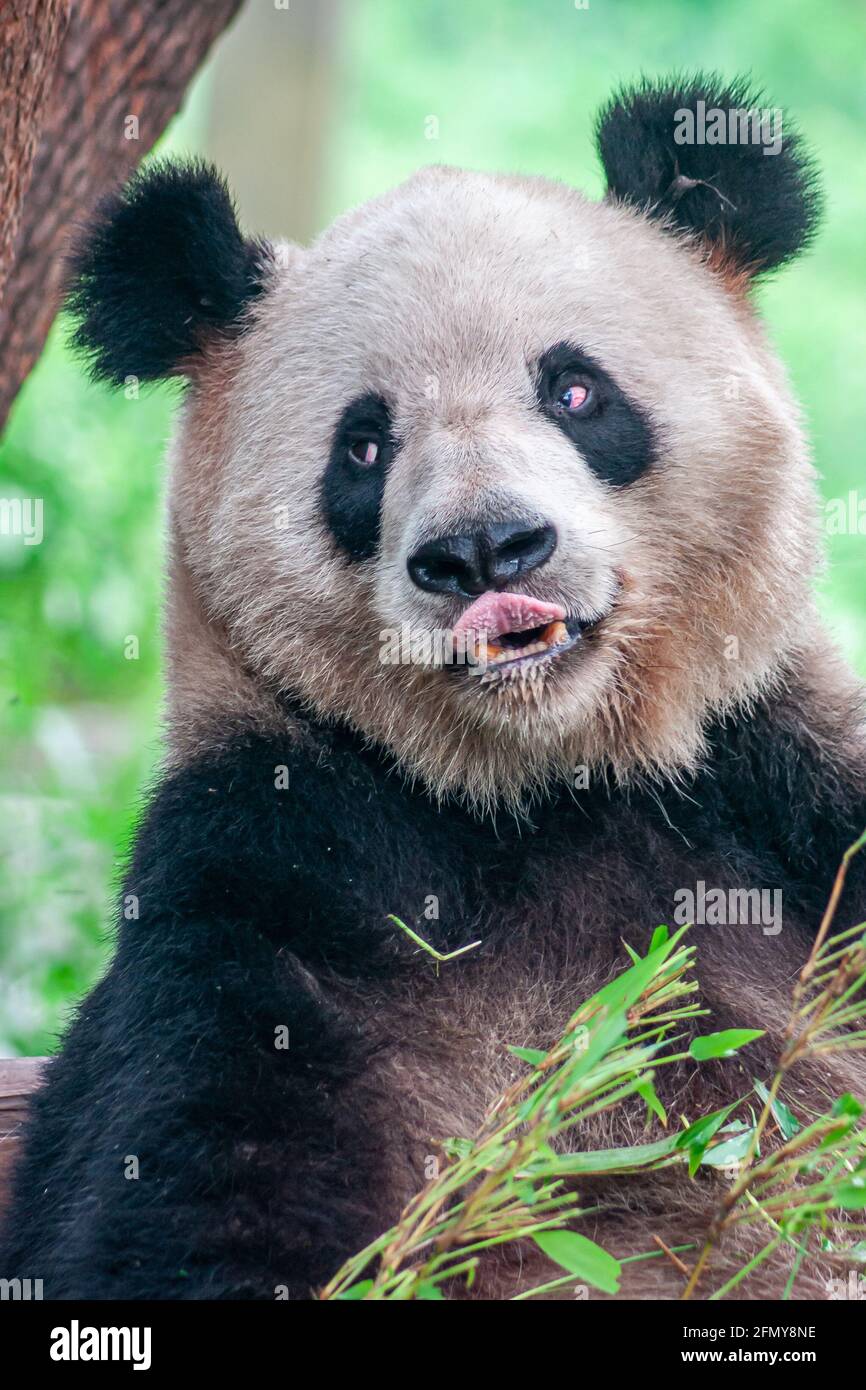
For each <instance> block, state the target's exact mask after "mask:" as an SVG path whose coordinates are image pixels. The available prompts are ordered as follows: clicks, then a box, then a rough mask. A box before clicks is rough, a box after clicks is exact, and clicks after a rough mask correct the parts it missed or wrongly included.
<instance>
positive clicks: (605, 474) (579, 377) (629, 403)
mask: <svg viewBox="0 0 866 1390" xmlns="http://www.w3.org/2000/svg"><path fill="white" fill-rule="evenodd" d="M570 392H571V394H569V393H570ZM536 393H537V396H538V404H539V406H540V408H541V410H542V411H543V412H544V414H545V415H546V416H547V417H548V418H549V419H550V420H552V421H553V422H554V424H556V425H558V427H559V428H560V429H561V430H562V432H563V434H564V435H565V436H566V438H568V439H570V440H571V442H572V443H573V444H574V446H575V448H576V449H578V450H579V451H580V454H581V456H582V457H583V458H584V459H586V462H587V464H588V466H589V467H590V468H591V469H592V471H593V473H595V475H596V477H599V478H601V479H602V480H603V481H604V482H606V483H611V484H612V485H613V486H614V487H627V486H628V484H629V483H633V482H634V481H635V479H636V478H639V477H640V475H641V474H642V473H643V472H644V471H645V470H646V469H647V468H649V467H650V465H651V464H652V463H654V462H655V459H656V457H657V445H656V440H655V434H654V430H653V427H652V424H651V422H650V420H649V417H648V416H647V414H646V413H645V411H643V410H642V409H641V407H640V406H638V405H636V404H635V402H634V401H633V400H631V399H630V397H629V396H627V395H626V393H625V392H624V391H623V390H622V388H621V387H620V386H618V385H617V383H616V382H615V381H614V379H613V377H612V376H611V375H610V374H609V373H608V372H606V371H605V370H604V368H603V367H602V366H601V365H600V364H599V363H598V362H596V361H595V360H594V358H592V357H590V356H589V354H588V353H586V352H584V351H583V349H582V348H579V347H576V346H575V345H574V344H572V343H557V345H556V346H555V347H552V348H549V349H548V351H547V352H545V354H544V356H543V357H542V358H541V360H540V362H539V363H538V369H537V375H536ZM584 393H585V394H584ZM571 400H575V401H577V402H582V403H580V404H578V406H577V408H575V409H572V408H570V401H571Z"/></svg>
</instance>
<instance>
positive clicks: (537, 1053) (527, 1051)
mask: <svg viewBox="0 0 866 1390" xmlns="http://www.w3.org/2000/svg"><path fill="white" fill-rule="evenodd" d="M508 1051H509V1052H510V1053H512V1054H513V1056H515V1057H519V1058H520V1060H521V1062H528V1063H529V1065H530V1066H531V1067H537V1066H540V1065H541V1063H542V1062H543V1061H544V1059H545V1057H546V1056H547V1053H546V1052H542V1051H541V1050H540V1048H537V1047H512V1046H510V1045H509V1048H508Z"/></svg>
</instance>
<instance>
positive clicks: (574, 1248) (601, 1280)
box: [533, 1231, 621, 1293]
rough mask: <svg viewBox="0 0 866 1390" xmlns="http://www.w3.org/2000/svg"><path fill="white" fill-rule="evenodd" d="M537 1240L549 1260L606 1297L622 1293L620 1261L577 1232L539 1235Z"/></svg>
mask: <svg viewBox="0 0 866 1390" xmlns="http://www.w3.org/2000/svg"><path fill="white" fill-rule="evenodd" d="M533 1240H534V1241H535V1243H536V1245H537V1246H538V1247H539V1249H540V1250H543V1251H544V1253H545V1255H547V1257H548V1259H551V1260H553V1261H554V1263H555V1264H558V1265H560V1266H561V1267H562V1269H567V1270H568V1272H569V1274H573V1275H574V1276H575V1278H576V1279H579V1280H580V1281H581V1282H582V1283H585V1284H592V1286H593V1288H596V1289H601V1291H602V1293H618V1292H619V1277H620V1273H621V1269H620V1263H619V1260H615V1259H614V1257H613V1255H609V1254H608V1253H607V1251H606V1250H602V1248H601V1246H600V1245H596V1243H595V1241H594V1240H588V1239H587V1237H586V1236H582V1235H579V1234H578V1232H577V1231H539V1232H538V1234H537V1235H535V1236H533Z"/></svg>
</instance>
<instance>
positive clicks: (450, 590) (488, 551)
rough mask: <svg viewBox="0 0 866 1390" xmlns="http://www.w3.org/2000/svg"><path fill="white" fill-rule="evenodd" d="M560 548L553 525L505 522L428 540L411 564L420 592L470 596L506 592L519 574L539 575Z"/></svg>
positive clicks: (411, 558)
mask: <svg viewBox="0 0 866 1390" xmlns="http://www.w3.org/2000/svg"><path fill="white" fill-rule="evenodd" d="M555 549H556V532H555V531H554V529H553V527H552V526H535V525H533V524H532V522H527V521H500V522H496V523H495V524H493V525H491V526H486V527H485V528H484V530H483V531H475V532H473V533H471V534H468V535H460V536H440V537H438V538H437V539H436V540H435V541H427V542H426V544H424V545H422V546H419V548H418V549H417V550H416V551H415V553H414V555H410V556H409V560H408V562H407V563H408V570H409V573H410V575H411V576H412V580H413V582H414V583H415V584H417V585H418V587H419V589H427V590H429V592H430V593H433V594H463V595H465V596H467V597H468V596H471V595H474V594H483V593H484V592H485V590H487V589H506V588H507V587H508V585H509V584H510V583H511V582H512V580H514V579H516V578H517V576H518V575H519V574H528V573H529V571H530V570H537V569H538V568H539V566H540V565H543V564H544V562H545V560H549V559H550V557H551V555H552V554H553V552H554V550H555Z"/></svg>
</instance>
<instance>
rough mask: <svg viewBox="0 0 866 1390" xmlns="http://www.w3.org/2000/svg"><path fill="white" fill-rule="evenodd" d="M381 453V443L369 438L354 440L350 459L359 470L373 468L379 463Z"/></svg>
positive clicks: (350, 450)
mask: <svg viewBox="0 0 866 1390" xmlns="http://www.w3.org/2000/svg"><path fill="white" fill-rule="evenodd" d="M381 452H382V449H381V446H380V444H379V441H378V440H376V439H371V438H369V437H365V438H361V439H354V440H353V441H352V443H351V444H350V445H349V458H350V459H351V460H352V462H353V463H355V464H357V465H358V467H359V468H372V467H373V465H374V464H376V463H378V462H379V457H380V455H381Z"/></svg>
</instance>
